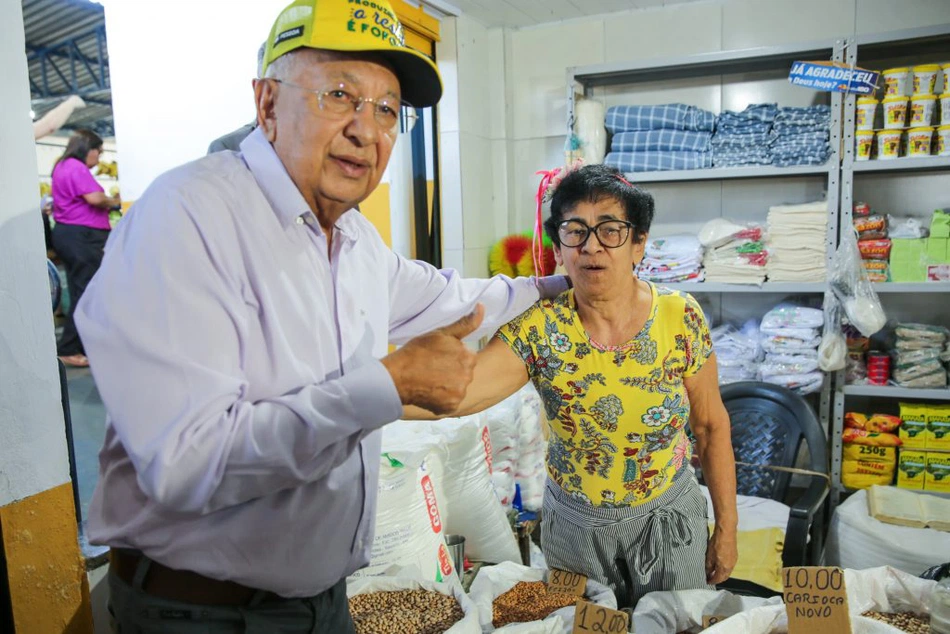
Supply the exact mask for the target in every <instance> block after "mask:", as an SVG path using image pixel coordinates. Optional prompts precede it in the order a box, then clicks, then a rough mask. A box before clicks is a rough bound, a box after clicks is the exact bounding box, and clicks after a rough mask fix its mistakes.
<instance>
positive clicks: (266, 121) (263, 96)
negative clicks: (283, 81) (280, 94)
mask: <svg viewBox="0 0 950 634" xmlns="http://www.w3.org/2000/svg"><path fill="white" fill-rule="evenodd" d="M253 85H254V106H255V108H256V110H257V126H258V127H259V128H261V129H262V130H263V131H264V135H265V136H266V137H267V140H268V141H270V142H271V143H273V142H274V141H275V140H276V139H277V113H276V108H275V106H276V104H277V91H278V84H277V82H276V81H273V80H268V79H255V80H254V82H253Z"/></svg>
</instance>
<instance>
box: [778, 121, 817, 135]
mask: <svg viewBox="0 0 950 634" xmlns="http://www.w3.org/2000/svg"><path fill="white" fill-rule="evenodd" d="M772 132H773V133H774V134H775V135H776V136H793V135H796V134H804V133H807V132H824V133H825V136H826V137H827V136H828V124H827V123H818V124H814V125H798V124H795V123H776V124H775V125H773V126H772Z"/></svg>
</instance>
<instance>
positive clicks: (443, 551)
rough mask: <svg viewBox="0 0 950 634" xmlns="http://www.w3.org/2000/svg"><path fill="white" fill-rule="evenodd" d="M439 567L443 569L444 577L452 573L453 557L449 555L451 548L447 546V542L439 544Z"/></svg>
mask: <svg viewBox="0 0 950 634" xmlns="http://www.w3.org/2000/svg"><path fill="white" fill-rule="evenodd" d="M439 567H440V568H441V569H442V576H443V577H448V576H449V575H450V574H452V559H451V557H449V549H448V548H446V547H445V544H440V545H439Z"/></svg>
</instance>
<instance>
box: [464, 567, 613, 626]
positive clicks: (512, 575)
mask: <svg viewBox="0 0 950 634" xmlns="http://www.w3.org/2000/svg"><path fill="white" fill-rule="evenodd" d="M548 574H549V571H548V570H541V569H538V568H528V567H526V566H522V565H519V564H513V563H503V564H498V565H497V566H487V567H484V568H482V569H481V570H479V571H478V576H477V577H475V581H473V582H472V588H471V590H470V592H469V596H470V597H471V599H472V602H473V603H474V604H475V606H476V607H477V608H478V618H479V620H480V621H481V626H482V631H483V632H504V633H505V634H534V633H539V634H540V633H548V632H551V633H552V634H562V633H563V634H570V632H571V627H572V626H573V624H574V608H573V607H568V608H562V609H560V610H556V611H555V612H553V613H551V615H550V616H548V617H547V618H546V619H544V620H543V621H533V622H530V623H512V624H510V625H506V626H504V627H500V628H498V629H495V627H494V626H493V625H492V602H493V601H494V600H495V599H496V598H497V597H499V596H500V595H502V594H504V593H505V592H508V591H509V590H511V589H512V588H513V587H515V585H517V584H518V583H520V582H522V581H529V582H531V581H545V580H547V576H548ZM584 597H585V600H587V601H589V602H590V603H593V604H595V605H602V606H604V607H606V608H610V609H611V610H616V609H617V598H616V597H615V596H614V593H613V590H611V589H610V588H608V587H607V586H605V585H603V584H600V583H597V582H596V581H591V580H589V579H588V581H587V587H586V589H585V590H584ZM553 623H556V624H557V625H556V627H552V624H553Z"/></svg>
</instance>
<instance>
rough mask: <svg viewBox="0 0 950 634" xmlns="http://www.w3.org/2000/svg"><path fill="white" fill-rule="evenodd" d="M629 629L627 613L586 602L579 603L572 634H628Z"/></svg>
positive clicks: (575, 612)
mask: <svg viewBox="0 0 950 634" xmlns="http://www.w3.org/2000/svg"><path fill="white" fill-rule="evenodd" d="M629 629H630V616H629V615H628V614H627V613H626V612H620V611H618V610H611V609H610V608H605V607H603V606H601V605H594V604H593V603H588V602H587V601H584V600H580V601H578V602H577V607H576V608H575V610H574V627H573V629H571V634H588V633H596V634H626V632H627V631H629Z"/></svg>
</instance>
